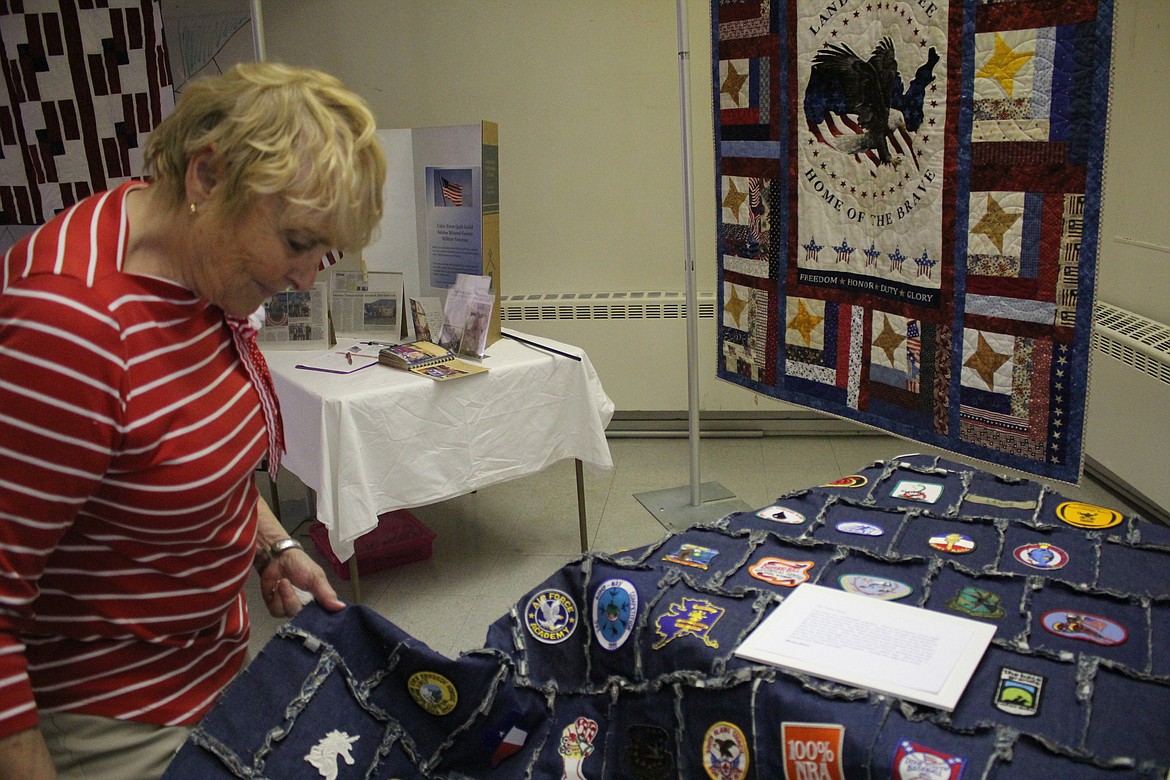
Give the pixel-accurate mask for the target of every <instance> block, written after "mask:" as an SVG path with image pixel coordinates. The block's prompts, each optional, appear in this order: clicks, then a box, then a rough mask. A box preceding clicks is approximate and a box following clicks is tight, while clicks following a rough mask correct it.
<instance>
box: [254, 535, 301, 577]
mask: <svg viewBox="0 0 1170 780" xmlns="http://www.w3.org/2000/svg"><path fill="white" fill-rule="evenodd" d="M304 549H305V548H304V547H302V546H301V543H300V542H298V541H297V540H296V539H281V540H280V541H279V542H273V543H272V545H271V546H270V547H257V548H256V558H255V560H253V561H252V565H253V566H254V567H255V568H256V573H257V574H263V573H264V570H265V569H266V568H268V564H270V563H272V562H273V561H274V560H276V559H277V558H279V557H280V556H282V555H284V554H285V553H286V552H288V551H289V550H304Z"/></svg>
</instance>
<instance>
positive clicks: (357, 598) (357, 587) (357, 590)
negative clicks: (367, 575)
mask: <svg viewBox="0 0 1170 780" xmlns="http://www.w3.org/2000/svg"><path fill="white" fill-rule="evenodd" d="M349 584H350V587H351V588H353V603H354V604H361V603H362V581H361V579H359V578H358V559H357V552H354V554H353V555H351V556H350V557H349Z"/></svg>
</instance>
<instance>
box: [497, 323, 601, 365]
mask: <svg viewBox="0 0 1170 780" xmlns="http://www.w3.org/2000/svg"><path fill="white" fill-rule="evenodd" d="M500 335H501V336H503V337H504V338H508V339H512V340H513V341H519V342H520V343H521V344H527V345H528V346H530V347H536V348H537V349H543V350H546V351H548V352H552V353H554V354H557V355H560V356H561V357H567V358H572V359H573V360H576V361H577V362H580V361H581V358H580V357H579V356H578V355H570V354H569V353H568V352H561V351H560V350H559V349H553V348H552V347H550V346H547V345H545V344H538V343H536V342H535V341H529V340H528V339H524V338H520V337H519V336H515V335H513V334H511V333H508V332H506V331H502V330H501V331H500Z"/></svg>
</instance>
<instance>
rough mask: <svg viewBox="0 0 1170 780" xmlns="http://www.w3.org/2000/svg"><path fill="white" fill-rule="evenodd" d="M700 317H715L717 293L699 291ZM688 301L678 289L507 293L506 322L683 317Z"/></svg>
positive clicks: (502, 310)
mask: <svg viewBox="0 0 1170 780" xmlns="http://www.w3.org/2000/svg"><path fill="white" fill-rule="evenodd" d="M695 297H696V298H697V303H698V306H699V319H714V318H715V293H710V292H708V293H698V294H697V295H696V296H695ZM686 316H687V300H686V295H685V294H684V293H679V292H594V293H537V294H532V295H505V296H503V297H502V298H501V301H500V319H501V320H502V321H503V322H530V321H532V320H682V319H686Z"/></svg>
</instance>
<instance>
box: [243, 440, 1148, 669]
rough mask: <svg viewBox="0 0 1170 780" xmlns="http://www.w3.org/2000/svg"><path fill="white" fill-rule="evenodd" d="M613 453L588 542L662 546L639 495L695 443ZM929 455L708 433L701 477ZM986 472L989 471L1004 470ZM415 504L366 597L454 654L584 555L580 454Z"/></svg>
mask: <svg viewBox="0 0 1170 780" xmlns="http://www.w3.org/2000/svg"><path fill="white" fill-rule="evenodd" d="M610 451H611V453H612V455H613V461H614V468H613V469H612V470H610V471H604V472H600V471H594V470H590V468H589V467H586V469H585V496H586V507H587V511H588V523H589V541H590V546H591V549H593V550H597V551H605V552H617V551H619V550H623V549H629V548H632V547H638V546H641V545H646V544H650V543H652V542H656V541H658V540H659V539H661V538H662V537H663V536H665V535H666V534H667V531H666V530H665V529H664V528H663V526H662V525H660V524H659V522H658V520H657V519H656V518H655V517H654V516H653V515H652V514H651V513H650V512H649V511H647V509H646V508H645V507H644V506H643V505H642V504H641V503H640V502H639V501H638V500H637V499H636V498H635V497H634V494H635V493H643V492H647V491H654V490H659V489H666V488H676V487H683V488H686V486H687V485H689V480H690V444H689V442H688V441H687V439H685V438H667V439H664V438H615V439H611V440H610ZM923 451H930V450H928V449H924V448H922V447H919V446H915V445H914V444H912V443H909V442H906V441H903V440H901V439H897V438H893V437H890V436H884V435H838V436H766V437H762V438H759V437H757V438H710V439H707V438H704V439H703V440H702V441H701V442H700V446H699V454H700V476H701V479H702V481H703V482H719V483H720V484H722V485H723V486H724V487H726V488H728V489H729V490H730V491H732V492H733V493H735V495H736V497H737V498H738V499H740V500H742V501H743V502H744V503H746V504H748V505H749V506H750V507H752V508H757V507H763V506H767V505H768V504H770V503H771V502H772V501H773V499H775V498H776V497H777V496H780V495H782V494H784V493H787V492H790V491H792V490H796V489H799V488H804V487H810V486H812V485H819V484H823V483H825V482H827V481H829V480H831V479H836V478H837V477H840V476H845V475H847V474H851V473H853V472H855V471H857V470H859V469H861V468H864V467H866V466H869V465H870V464H872V463H873V462H874V461H875V460H885V459H888V458H891V457H894V456H896V455H901V454H904V453H907V452H923ZM944 457H948V458H950V459H952V460H958V459H957V458H954V457H953V456H950V455H945V454H944ZM975 465H980V464H975ZM986 468H987V470H989V471H992V472H993V473H1003V471H1004V469H997V468H995V467H986ZM1052 487H1053V488H1054V489H1055V490H1057V491H1058V492H1059V493H1061V494H1063V495H1065V496H1067V497H1068V498H1070V499H1075V500H1083V501H1087V502H1089V503H1095V504H1100V505H1104V506H1109V507H1112V508H1115V509H1118V510H1120V511H1122V512H1124V513H1126V514H1131V513H1133V512H1134V511H1135V510H1134V508H1133V507H1131V506H1129V505H1127V504H1126V503H1125V501H1124V500H1123V499H1121V498H1120V497H1118V496H1117V495H1115V494H1114V493H1112V492H1111V491H1110V490H1109V489H1108V488H1106V487H1105V486H1103V485H1102V484H1100V483H1099V482H1097V481H1096V480H1094V479H1092V478H1090V477H1086V478H1085V480H1084V481H1083V483H1082V485H1081V487H1079V488H1077V487H1071V486H1068V485H1064V484H1054V485H1053V486H1052ZM688 489H689V488H688ZM684 495H685V494H684ZM290 504H291V505H290ZM282 508H283V509H284V519H285V524H286V525H287V526H293V525H295V524H296V522H297V520H298V518H297V517H296V514H297V512H298V511H299V512H300V513H301V517H303V516H304V507H303V502H301V501H297V502H289V501H288V500H285V501H283V502H282ZM412 511H413V512H414V514H415V515H416V516H417V517H418V518H419V519H420V520H422V521H423V522H424V523H426V525H427V526H428V527H430V528H431V529H432V530H434V531H435V532H436V534H437V536H436V538H435V540H434V543H433V548H432V550H433V554H432V557H431V558H430V559H429V560H426V561H420V562H416V563H410V564H406V565H403V566H398V567H394V568H390V569H385V570H383V571H380V572H376V573H373V574H368V575H365V576H363V577H362V578H361V587H362V601H363V603H365V604H367V605H369V606H371V607H373V608H375V609H377V610H378V612H380V613H381V614H382V615H385V616H386V617H387V618H388V619H390V620H391V621H393V622H394V623H395V624H397V625H398V626H399V627H400V628H402V629H404V630H405V631H407V632H409V633H410V634H412V635H413V636H415V637H416V638H418V639H420V640H421V641H423V642H425V643H426V644H427V645H429V646H430V647H431V648H433V649H434V650H437V651H439V652H441V653H444V654H446V655H448V656H451V657H454V656H456V655H458V654H459V653H460V652H461V651H464V650H468V649H471V648H474V647H480V646H482V644H483V640H484V637H485V636H486V633H487V627H488V625H490V624H491V623H492V622H494V621H495V620H496V619H497V618H498V617H500V616H501V615H503V614H504V613H506V612H507V611H508V610H509V609H510V608H511V606H512V605H513V604H514V603H515V602H516V601H517V600H518V599H519V598H520V596H522V595H524V593H526V592H527V591H529V590H531V589H532V588H533V587H535V586H536V585H538V584H540V582H542V581H543V580H544V579H545V578H547V577H548V576H549V575H551V574H552V573H553V572H554V571H556V569H558V568H559V567H560V566H562V565H563V564H565V563H567V562H568V561H571V560H573V559H574V558H576V557H578V556H579V555H580V552H579V551H580V532H579V523H578V515H577V500H576V480H575V471H574V467H573V462H572V461H563V462H561V463H558V464H554V465H553V466H552V467H550V468H549V469H547V470H546V471H544V472H542V473H541V474H538V475H535V476H531V477H526V478H523V479H518V480H514V481H512V482H508V483H504V484H501V485H494V486H492V487H489V488H486V489H483V490H480V491H478V492H476V493H472V494H469V495H466V496H461V497H459V498H454V499H451V500H449V501H445V502H442V503H440V504H435V505H432V506H427V507H420V508H418V509H415V510H412ZM290 515H292V517H291V520H290ZM308 528H309V523H308V522H304V523H301V524H300V525H299V526H298V527H297V528H296V530H295V532H294V535H295V536H296V537H297V538H299V539H301V541H302V542H303V543H304V545H305V548H306V549H308V550H309V551H310V552H311V553H312V554H315V555H317V557H318V558H320V556H319V554H317V553H316V550H315V549H314V548H313V545H312V542H311V540H310V539H309V537H308ZM327 570H328V569H327ZM256 584H257V580H256V578H255V577H253V578H252V580H251V581H250V582H249V585H248V597H249V601H250V608H251V612H252V621H253V639H252V649H253V653H255V652H258V651H259V649H260V647H262V646H263V644H264V643H265V642H266V641H267V640H268V639H269V638H270V637H271V636H272V634H273V632H275V631H276V629H277V628H278V626H279V625H280V621H278V620H276V619H274V618H272V617H270V616H269V615H268V613H267V611H266V610H265V608H264V606H263V604H262V603H261V602H260V599H259V593H258V590H257V588H256ZM334 587H336V588H337V590H338V593H339V594H341V597H342V598H343V599H346V600H349V599H350V597H351V593H352V591H351V589H350V586H349V583H348V582H346V581H343V580H340V579H335V582H334Z"/></svg>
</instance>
